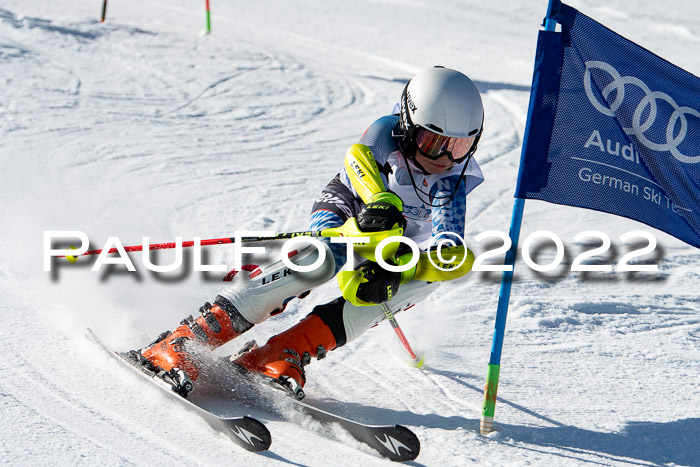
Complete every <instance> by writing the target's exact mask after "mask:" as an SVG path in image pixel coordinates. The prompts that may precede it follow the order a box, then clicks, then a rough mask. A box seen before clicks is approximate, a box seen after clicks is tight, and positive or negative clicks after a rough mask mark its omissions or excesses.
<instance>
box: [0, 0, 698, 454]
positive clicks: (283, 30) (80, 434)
mask: <svg viewBox="0 0 700 467" xmlns="http://www.w3.org/2000/svg"><path fill="white" fill-rule="evenodd" d="M101 4H102V2H98V1H97V0H92V1H87V0H72V1H70V2H55V1H49V0H33V1H31V2H27V1H21V0H4V1H3V2H2V4H1V5H0V157H1V159H0V160H1V161H2V166H1V168H0V190H1V191H0V193H1V197H0V201H1V202H2V207H1V208H0V213H1V215H2V217H1V222H2V229H3V234H4V241H3V242H2V244H1V245H0V257H1V258H2V262H0V297H2V298H1V300H0V313H1V314H0V317H1V318H2V325H1V326H0V329H1V331H0V348H1V349H2V357H3V358H2V359H1V361H0V415H1V419H2V421H3V428H2V432H1V434H0V461H2V462H6V463H8V464H16V465H46V464H51V465H166V464H174V463H178V464H180V463H186V464H190V465H212V464H222V465H251V466H257V465H283V464H292V465H311V466H321V465H329V464H331V465H339V466H355V465H388V461H385V460H383V459H381V458H379V457H377V456H376V455H375V454H374V453H372V452H368V451H366V450H365V451H363V450H359V449H357V448H356V447H354V446H355V445H354V444H353V443H352V442H351V441H345V442H338V441H337V440H335V439H333V438H329V437H324V436H321V435H318V434H315V433H313V432H311V431H307V430H303V429H299V428H298V427H296V426H294V425H292V424H289V423H286V422H283V421H280V420H279V419H274V418H271V419H269V420H267V424H268V426H269V428H270V430H271V432H272V433H273V437H274V442H273V446H272V450H271V451H269V452H267V453H264V454H257V455H256V454H250V453H247V452H244V451H242V450H240V449H238V448H236V447H235V446H234V445H232V443H231V442H230V441H229V440H228V439H227V438H225V437H224V436H223V435H220V434H217V433H215V432H213V431H212V430H211V429H209V428H208V427H207V426H206V425H204V424H203V423H202V422H201V421H200V420H198V419H196V418H195V417H192V416H191V415H190V414H188V413H187V412H185V411H184V410H182V409H181V408H180V407H178V406H177V405H175V404H172V403H170V402H168V400H167V399H166V398H164V397H163V396H162V395H161V394H160V393H159V392H158V391H157V390H155V389H152V390H149V389H148V388H147V387H146V386H145V385H143V383H142V382H140V381H139V380H138V379H135V378H134V377H133V376H132V375H130V374H128V372H125V371H124V369H122V368H120V367H119V366H117V365H115V364H114V362H111V360H110V359H109V357H107V356H105V355H104V354H102V353H101V352H100V351H99V350H98V349H97V348H96V346H95V345H94V344H92V343H91V342H90V341H88V340H87V338H86V337H85V335H84V330H85V328H87V327H91V328H93V329H94V330H95V332H96V333H97V334H98V335H100V336H102V337H103V338H104V339H105V341H106V342H108V343H109V344H110V345H112V346H114V347H116V348H119V349H127V348H134V347H138V346H142V345H143V344H144V343H146V342H148V341H150V340H151V339H153V338H154V337H155V336H156V335H157V334H158V333H159V332H161V331H163V330H165V329H168V328H170V329H172V328H173V327H174V326H176V325H177V323H178V322H179V320H180V319H182V318H183V317H184V316H187V315H188V314H191V313H195V312H196V311H197V309H198V307H199V306H201V304H202V303H203V302H204V301H206V300H212V299H213V298H214V297H215V295H216V293H217V291H218V290H219V289H220V288H221V287H222V285H223V284H222V283H221V274H213V273H211V274H202V273H194V272H192V267H191V261H190V262H189V263H187V264H188V265H189V267H183V268H182V269H181V270H179V271H178V272H176V273H171V274H167V275H166V274H155V273H151V272H149V271H148V270H146V269H145V268H144V267H143V265H141V264H140V255H137V254H134V255H132V258H133V259H134V262H135V263H137V272H136V273H129V272H125V271H124V268H123V267H112V268H109V267H106V268H104V269H102V270H101V271H100V272H99V273H98V272H91V271H90V265H91V264H92V262H91V261H83V260H81V261H80V262H78V263H77V264H75V265H67V264H65V263H58V262H56V263H55V264H54V270H53V272H50V273H49V272H44V271H43V267H42V266H43V258H42V251H43V233H44V231H46V230H79V231H82V232H85V233H86V234H88V235H89V237H90V239H91V241H92V245H91V246H92V247H94V248H101V247H102V245H103V244H104V243H105V241H106V240H107V238H108V237H110V236H117V237H119V239H121V240H122V241H123V243H124V244H139V243H141V237H143V236H148V237H150V238H151V240H152V241H153V242H166V241H173V240H174V237H175V236H177V235H180V236H183V237H184V238H185V239H191V238H192V237H194V236H201V237H203V238H217V237H224V236H227V235H229V234H231V233H232V232H234V231H237V230H263V229H265V230H275V231H279V232H283V231H291V230H302V229H304V228H305V225H306V217H307V215H308V213H309V210H310V207H311V204H312V202H313V200H314V199H315V196H316V195H317V194H318V192H319V190H320V189H321V188H322V187H323V186H324V185H325V184H326V183H327V182H328V181H329V180H330V179H331V178H332V177H333V176H334V175H335V174H336V173H337V172H338V170H339V168H340V166H341V161H342V157H343V154H344V152H345V149H346V148H347V147H348V146H349V145H350V144H352V143H353V142H355V141H356V140H357V139H358V137H359V136H360V135H361V134H362V133H363V131H364V130H365V128H366V127H367V126H368V125H369V124H370V123H371V122H372V121H373V120H374V119H375V118H377V117H379V116H381V115H384V114H386V113H388V112H389V111H390V110H391V108H392V106H393V104H394V102H396V100H397V99H398V97H399V95H400V92H401V90H402V88H403V85H404V83H405V81H406V80H408V79H409V78H410V77H411V76H412V75H413V74H414V73H415V72H416V71H418V70H420V69H422V68H424V67H428V66H432V65H435V64H442V65H445V66H450V67H453V68H457V69H460V70H462V71H464V72H465V73H467V74H468V75H469V76H471V77H472V78H473V79H474V80H475V81H476V83H477V85H478V87H479V88H480V90H481V91H482V93H483V97H484V102H485V106H486V115H487V116H486V133H485V135H484V137H483V138H482V143H481V144H480V148H479V152H478V153H477V157H478V160H479V162H480V164H481V167H482V169H483V171H484V174H485V175H486V183H484V184H483V185H482V186H481V187H479V188H478V189H477V190H476V191H475V192H474V193H473V194H472V195H471V196H470V198H469V203H468V206H469V207H468V231H469V235H470V237H468V238H471V239H472V240H471V242H472V243H471V246H472V248H474V249H475V250H476V251H477V252H482V251H485V250H486V245H481V244H478V243H476V242H474V241H473V236H474V235H476V234H478V233H480V232H484V231H487V230H500V231H507V230H508V225H509V222H510V212H511V207H512V195H513V191H514V184H515V179H516V172H517V165H518V161H519V155H520V146H521V143H522V133H523V128H524V123H525V115H526V109H527V102H528V94H529V84H530V79H531V73H532V60H533V56H534V48H535V40H536V35H537V30H538V25H539V23H540V22H541V20H542V17H543V16H544V12H545V9H546V1H545V0H541V1H538V2H520V1H516V0H504V1H500V2H483V1H456V0H442V1H417V0H403V1H398V0H377V1H368V0H356V1H353V2H327V1H321V0H308V1H304V2H302V1H289V0H288V1H282V0H265V1H259V2H242V1H240V2H239V1H237V2H234V1H225V0H214V1H213V2H212V25H213V34H212V35H209V36H206V35H202V34H201V30H202V29H203V27H204V24H205V23H204V2H202V1H184V0H169V1H164V0H151V1H148V2H144V1H134V0H116V1H112V2H110V3H109V6H108V14H107V16H108V21H107V22H106V23H105V24H101V23H99V21H98V17H99V14H100V8H101ZM571 4H572V6H575V7H577V8H579V9H581V10H582V11H583V12H584V13H586V14H588V15H590V16H592V17H594V18H596V19H597V20H598V21H600V22H602V23H603V24H605V25H607V26H608V27H610V28H612V29H613V30H615V31H617V32H619V33H620V34H623V35H625V36H626V37H628V38H630V39H631V40H634V41H635V42H637V43H640V44H641V45H643V46H645V47H646V48H648V49H650V50H651V51H653V52H655V53H657V54H658V55H660V56H662V57H664V58H666V59H668V60H669V61H671V62H673V63H675V64H677V65H679V66H681V67H683V68H685V69H686V70H688V71H690V72H691V73H694V74H696V75H698V74H700V73H699V72H700V23H698V18H700V3H698V2H697V0H678V1H675V2H656V1H648V0H647V1H640V2H625V1H622V0H604V1H603V0H588V1H583V0H582V1H572V2H571ZM593 226H594V227H595V228H596V229H599V230H602V231H604V232H605V233H607V234H608V235H609V236H610V237H611V238H612V240H613V245H614V246H615V248H614V249H613V250H612V251H611V252H610V253H609V254H608V255H607V256H606V257H604V258H603V259H604V260H607V261H609V262H616V261H617V260H619V258H620V257H621V256H622V255H623V254H624V253H626V252H627V251H628V250H629V249H630V247H629V246H628V245H625V244H624V243H623V242H622V241H620V240H619V236H620V235H621V234H623V233H625V232H627V231H630V230H636V229H640V228H641V229H644V230H647V231H652V230H651V229H649V228H647V227H645V226H643V225H641V224H638V223H636V222H633V221H630V220H627V219H623V218H619V217H614V216H610V215H605V214H601V213H596V212H592V211H587V210H581V209H574V208H566V207H560V206H554V205H550V204H546V203H541V202H534V201H528V202H527V207H526V216H525V222H524V227H523V233H522V235H523V236H522V237H521V238H525V237H526V236H527V235H528V234H529V233H531V232H534V231H536V230H540V229H546V230H550V231H552V232H554V233H556V234H557V235H559V236H560V237H561V238H562V239H563V241H564V243H565V245H566V249H567V253H568V256H567V261H568V262H570V261H571V259H572V258H573V257H574V256H575V255H577V254H578V253H579V252H580V251H582V248H583V247H582V245H579V244H577V243H576V242H574V241H573V237H574V235H576V234H577V233H579V232H582V231H585V230H588V229H589V228H591V227H593ZM653 233H654V235H655V236H656V238H657V239H658V242H659V244H658V247H657V248H656V250H655V252H654V253H653V254H651V255H649V256H647V257H645V258H644V259H646V260H647V261H648V262H655V263H658V264H659V270H658V272H656V273H635V274H615V273H585V274H584V273H573V272H571V271H569V270H568V266H566V265H563V266H562V267H560V268H558V269H557V270H555V271H553V272H552V273H539V274H536V273H534V272H533V271H532V270H529V269H528V268H527V267H525V266H524V265H523V263H522V262H519V264H518V265H517V267H516V283H515V285H514V288H513V295H512V300H511V309H510V313H509V319H508V325H507V332H506V339H505V347H504V351H503V362H502V370H501V381H500V387H499V402H498V404H497V407H496V424H497V429H498V431H497V432H495V433H493V434H491V435H488V436H482V435H481V434H479V433H478V425H479V417H480V410H481V402H482V396H483V385H484V380H485V374H486V366H487V363H488V359H489V352H490V349H491V337H492V333H493V321H494V316H495V309H496V303H497V299H498V288H499V281H500V275H499V274H498V273H483V272H481V273H476V272H475V273H472V274H470V275H468V276H467V277H466V278H464V279H463V280H460V281H455V282H454V283H449V284H446V285H444V286H443V287H442V288H441V290H440V291H439V292H438V293H436V294H434V296H432V297H430V299H428V300H427V301H426V302H424V303H422V304H420V305H418V306H416V307H414V308H413V309H411V310H410V311H409V312H406V313H403V314H400V315H399V316H398V318H399V321H400V323H401V325H402V327H403V329H404V331H405V333H406V334H407V336H408V338H409V340H410V341H411V342H412V344H413V346H414V347H416V348H417V349H420V350H421V351H423V352H424V353H425V354H426V356H427V365H426V368H425V369H423V370H422V371H421V370H416V369H414V368H412V367H409V366H406V365H404V364H403V363H402V349H401V347H400V345H399V344H398V342H397V340H396V339H395V337H394V336H393V332H392V330H391V328H390V326H388V325H386V324H382V325H380V326H379V327H377V328H376V329H374V330H372V331H371V332H368V333H367V334H365V335H364V336H362V337H361V338H360V339H358V340H357V341H355V342H352V343H350V344H348V345H347V346H345V347H344V348H342V349H340V350H338V351H337V352H333V353H331V354H330V355H329V358H327V359H326V360H324V361H322V362H315V363H313V364H312V365H310V366H309V367H308V377H309V383H308V385H307V393H308V394H309V397H310V398H313V399H315V400H316V401H319V402H320V403H322V404H323V405H324V406H325V407H329V408H335V409H337V410H341V411H343V412H344V413H346V414H348V415H349V416H351V417H354V418H357V419H359V420H361V421H364V422H367V423H400V424H403V425H406V426H408V427H410V428H411V429H412V430H414V431H415V432H416V433H417V434H418V436H419V437H420V438H421V440H422V452H421V454H420V456H419V457H418V459H417V460H416V462H414V463H413V464H414V465H428V466H442V465H469V464H489V465H532V464H534V465H565V464H566V465H589V464H594V465H600V464H603V465H657V464H676V465H700V364H699V362H700V351H699V350H698V347H699V346H700V298H699V295H698V286H699V285H700V267H699V266H698V260H699V259H700V251H699V250H697V249H694V248H692V247H690V246H688V245H686V244H684V243H682V242H680V241H678V240H675V239H673V238H672V237H669V236H668V235H665V234H663V233H661V232H658V231H653ZM485 243H488V242H485ZM491 246H492V247H493V246H497V243H494V244H493V245H491ZM538 251H539V254H540V256H539V258H540V261H541V262H543V263H544V262H546V261H547V258H551V257H552V256H553V251H552V250H550V249H549V248H547V247H544V248H539V250H538ZM206 253H207V258H208V261H209V262H210V263H221V262H223V263H226V264H228V265H231V264H232V261H233V247H231V246H218V247H209V248H207V249H206ZM169 255H170V253H168V252H162V253H161V254H160V255H159V261H162V263H163V264H167V263H168V262H169V261H170V259H171V258H172V256H169ZM188 258H189V256H188ZM336 293H337V292H336V290H335V285H334V284H333V283H329V284H327V285H325V286H324V287H322V288H320V289H318V290H317V291H315V292H314V293H312V294H311V295H310V296H309V297H308V298H307V299H305V300H303V301H296V302H294V303H292V304H290V306H289V307H288V309H287V311H286V312H285V313H284V314H282V315H280V316H279V317H276V318H273V319H271V320H269V321H268V322H267V323H265V324H262V325H259V326H256V327H255V328H254V329H253V330H251V331H250V333H249V335H248V336H246V337H249V338H255V339H257V340H258V341H262V342H264V341H265V340H266V339H267V337H269V336H270V335H272V334H273V333H276V332H279V331H281V330H283V329H285V328H287V327H288V326H290V325H291V324H293V323H294V322H296V321H297V320H298V319H300V318H301V317H303V316H305V315H306V313H308V312H309V311H310V310H311V308H312V307H313V306H314V304H318V303H322V302H324V301H325V300H328V299H331V298H333V297H334V296H335V295H336ZM240 345H241V342H236V341H234V342H233V343H230V344H228V345H226V346H224V348H222V349H221V350H220V351H219V353H220V354H226V353H227V352H228V353H230V352H233V351H235V350H236V349H237V348H238V347H239V346H240Z"/></svg>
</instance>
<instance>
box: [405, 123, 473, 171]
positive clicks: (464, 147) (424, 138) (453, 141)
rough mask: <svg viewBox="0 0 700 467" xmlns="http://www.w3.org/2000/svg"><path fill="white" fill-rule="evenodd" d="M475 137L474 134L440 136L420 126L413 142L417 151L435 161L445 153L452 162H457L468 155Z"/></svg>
mask: <svg viewBox="0 0 700 467" xmlns="http://www.w3.org/2000/svg"><path fill="white" fill-rule="evenodd" d="M475 139H476V137H475V136H472V137H469V138H453V137H451V136H442V135H438V134H437V133H433V132H432V131H430V130H426V129H425V128H420V129H419V130H418V133H417V134H416V138H415V142H416V147H417V148H418V152H420V153H421V154H422V155H423V156H425V157H427V158H428V159H430V160H432V161H435V160H438V159H440V158H441V157H442V156H445V155H447V157H449V159H450V160H451V161H452V162H456V163H458V164H459V163H460V162H463V161H464V159H466V158H467V156H468V155H469V150H470V149H471V148H472V145H473V144H474V140H475Z"/></svg>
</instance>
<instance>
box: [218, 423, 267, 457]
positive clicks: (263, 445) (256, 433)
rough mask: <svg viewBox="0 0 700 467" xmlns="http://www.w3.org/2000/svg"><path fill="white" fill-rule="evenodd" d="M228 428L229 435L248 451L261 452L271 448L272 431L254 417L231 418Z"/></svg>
mask: <svg viewBox="0 0 700 467" xmlns="http://www.w3.org/2000/svg"><path fill="white" fill-rule="evenodd" d="M228 429H229V433H228V435H229V437H230V438H231V439H232V440H233V441H235V442H236V443H237V444H238V445H240V446H241V447H243V448H244V449H246V450H247V451H250V452H260V451H266V450H268V449H270V445H271V444H272V435H270V431H269V430H268V429H267V427H266V426H265V425H264V424H263V423H262V422H260V421H258V420H256V419H254V418H252V417H248V416H245V417H243V418H240V419H234V420H231V423H230V424H229V426H228Z"/></svg>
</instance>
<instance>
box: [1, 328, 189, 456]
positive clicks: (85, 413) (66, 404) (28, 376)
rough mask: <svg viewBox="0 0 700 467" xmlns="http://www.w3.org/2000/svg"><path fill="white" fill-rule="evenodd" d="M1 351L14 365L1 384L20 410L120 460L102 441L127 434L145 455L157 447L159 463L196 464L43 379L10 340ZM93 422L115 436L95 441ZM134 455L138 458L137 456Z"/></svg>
mask: <svg viewBox="0 0 700 467" xmlns="http://www.w3.org/2000/svg"><path fill="white" fill-rule="evenodd" d="M5 350H6V351H7V352H8V354H9V355H10V356H11V358H12V361H14V362H15V366H14V367H10V368H9V371H10V372H11V373H13V374H14V377H13V378H6V379H5V385H7V384H8V383H9V384H10V385H11V386H10V388H12V385H14V387H15V390H14V391H12V393H11V394H10V395H11V397H13V398H14V399H15V400H17V401H18V402H19V403H20V404H21V405H23V406H24V407H27V408H29V409H31V410H32V411H34V412H35V413H37V414H39V415H40V416H42V417H44V418H46V419H47V420H51V422H52V423H53V424H55V425H56V426H58V427H60V428H61V429H63V430H66V431H67V432H70V433H73V434H75V435H76V436H79V437H81V438H82V439H85V440H87V441H89V442H90V443H92V444H94V445H95V446H98V447H100V448H101V449H105V450H106V451H108V452H111V453H113V454H114V455H115V456H117V457H119V458H120V459H123V456H122V455H121V454H120V453H119V452H118V451H117V449H119V447H118V446H115V445H113V444H110V443H109V441H105V440H108V439H120V438H121V437H122V436H123V435H127V436H129V437H130V438H131V439H133V440H135V441H137V442H138V443H139V444H140V445H141V446H142V449H141V451H142V452H149V446H153V445H154V444H156V445H159V446H160V447H161V448H162V450H161V451H160V452H159V453H158V455H160V456H162V457H163V459H162V460H161V461H163V462H165V461H167V462H171V461H173V460H176V461H177V460H182V459H187V460H189V461H190V462H192V463H194V464H196V463H197V460H196V459H194V458H192V457H190V456H189V455H188V454H187V453H186V451H184V450H183V448H182V447H175V446H169V447H168V444H169V443H167V442H164V439H163V438H160V437H157V436H155V435H153V434H151V433H148V434H146V433H144V432H143V431H142V429H138V430H134V428H138V427H134V426H133V425H132V424H131V423H130V422H128V421H125V420H123V419H121V417H118V418H114V416H113V415H110V414H109V413H104V411H103V410H101V409H100V408H98V407H96V406H94V403H93V402H91V401H90V399H84V398H81V397H78V396H73V395H72V394H70V393H69V392H67V391H66V390H64V389H63V388H62V387H60V386H59V385H57V384H56V383H54V382H53V381H52V380H50V379H47V378H46V377H44V376H43V372H42V370H41V369H40V368H38V367H37V366H36V365H35V364H34V363H33V362H32V361H30V360H28V359H25V358H23V357H22V356H21V355H20V354H19V353H18V352H17V351H16V350H15V349H14V346H13V345H12V343H11V341H10V342H5ZM18 381H23V383H22V384H17V382H18ZM28 388H31V389H28ZM20 394H21V395H20ZM46 400H51V401H53V403H48V404H47V403H46ZM47 409H48V410H47ZM59 414H63V415H62V416H61V415H59ZM97 420H99V421H100V429H99V431H103V430H106V431H107V432H109V431H111V430H116V431H117V432H118V433H117V434H116V435H111V436H102V437H101V438H99V439H97V438H95V436H94V435H93V433H95V432H96V431H97V430H95V428H96V427H95V422H96V421H97ZM139 432H140V433H139ZM163 448H164V449H163ZM134 455H137V456H138V454H137V453H135V454H134ZM124 460H126V459H124ZM161 461H159V462H161ZM129 463H131V464H139V462H138V461H136V462H133V461H129Z"/></svg>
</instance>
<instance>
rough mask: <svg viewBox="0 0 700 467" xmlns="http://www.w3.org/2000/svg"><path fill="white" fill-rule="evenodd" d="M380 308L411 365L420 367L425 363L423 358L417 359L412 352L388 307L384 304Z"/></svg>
mask: <svg viewBox="0 0 700 467" xmlns="http://www.w3.org/2000/svg"><path fill="white" fill-rule="evenodd" d="M380 306H381V307H382V311H383V312H384V316H386V319H387V320H389V323H391V327H392V328H394V332H396V336H397V337H398V338H399V341H401V345H403V348H404V349H406V352H408V355H409V356H410V357H411V365H412V366H415V367H416V368H420V367H422V366H423V363H425V357H420V358H419V357H418V356H417V355H416V353H415V352H414V351H413V349H412V348H411V344H409V343H408V339H406V335H405V334H404V333H403V331H402V330H401V326H399V322H398V321H396V316H394V313H393V312H392V311H391V309H389V305H387V304H386V302H385V303H382V304H381V305H380Z"/></svg>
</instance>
